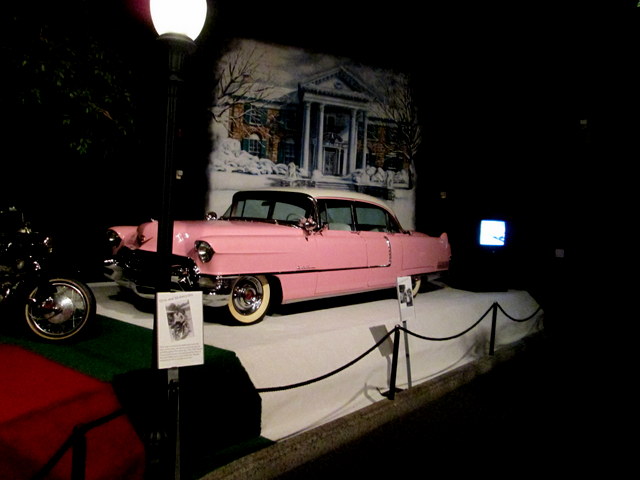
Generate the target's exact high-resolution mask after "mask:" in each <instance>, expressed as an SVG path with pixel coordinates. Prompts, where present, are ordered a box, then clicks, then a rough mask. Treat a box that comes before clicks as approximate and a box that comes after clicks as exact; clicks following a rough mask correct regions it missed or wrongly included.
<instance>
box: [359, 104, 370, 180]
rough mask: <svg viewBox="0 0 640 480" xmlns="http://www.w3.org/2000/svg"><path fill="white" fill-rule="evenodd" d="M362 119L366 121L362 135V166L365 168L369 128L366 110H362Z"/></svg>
mask: <svg viewBox="0 0 640 480" xmlns="http://www.w3.org/2000/svg"><path fill="white" fill-rule="evenodd" d="M362 117H363V119H362V121H363V123H364V128H363V129H362V130H363V135H362V165H360V168H365V167H366V166H367V135H368V132H367V129H368V128H369V115H368V114H367V111H366V110H363V111H362Z"/></svg>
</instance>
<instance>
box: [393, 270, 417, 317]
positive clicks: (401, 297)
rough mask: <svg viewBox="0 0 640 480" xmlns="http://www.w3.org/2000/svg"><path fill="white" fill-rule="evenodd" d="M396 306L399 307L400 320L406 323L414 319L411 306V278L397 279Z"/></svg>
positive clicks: (413, 308)
mask: <svg viewBox="0 0 640 480" xmlns="http://www.w3.org/2000/svg"><path fill="white" fill-rule="evenodd" d="M397 289H398V305H399V306H400V320H402V321H403V322H406V321H407V320H411V319H413V318H415V317H416V311H415V307H414V306H413V290H412V288H411V277H398V285H397Z"/></svg>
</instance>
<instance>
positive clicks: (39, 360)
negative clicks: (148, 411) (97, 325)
mask: <svg viewBox="0 0 640 480" xmlns="http://www.w3.org/2000/svg"><path fill="white" fill-rule="evenodd" d="M0 366H1V367H0V368H1V370H0V479H2V480H5V479H6V480H21V479H30V478H33V477H34V476H35V475H37V474H38V473H39V472H40V471H41V470H42V469H43V468H44V467H45V465H47V462H49V461H50V459H51V458H52V457H53V456H54V455H55V454H56V452H57V451H58V450H59V449H60V447H61V446H62V445H63V444H64V443H65V442H66V441H67V439H68V438H69V437H70V435H71V434H72V433H73V430H74V427H76V426H78V425H82V424H87V423H91V422H94V421H96V420H99V419H101V418H103V417H105V416H107V415H109V414H111V413H113V412H116V411H118V410H119V409H120V404H119V402H118V399H117V398H116V396H115V394H114V392H113V388H112V386H111V384H109V383H106V382H102V381H99V380H96V379H94V378H91V377H88V376H86V375H84V374H82V373H79V372H77V371H75V370H72V369H70V368H68V367H65V366H62V365H59V364H57V363H55V362H53V361H51V360H48V359H46V358H45V357H42V356H40V355H37V354H35V353H32V352H29V351H27V350H25V349H22V348H20V347H16V346H12V345H4V344H0ZM86 446H87V447H86V469H85V475H86V476H85V478H86V479H87V480H98V479H105V480H106V479H109V480H113V479H116V478H117V479H121V480H125V479H141V478H143V476H144V465H145V461H144V446H143V444H142V442H141V441H140V439H139V438H138V436H137V435H136V433H135V431H134V429H133V427H132V426H131V424H130V423H129V420H128V418H127V416H125V415H117V416H115V418H113V419H111V420H109V421H107V422H105V423H103V424H99V425H97V426H96V427H95V428H91V429H90V430H88V432H87V433H86ZM71 464H72V462H71V450H69V451H67V452H66V453H65V454H64V455H63V456H62V458H61V459H60V461H59V462H58V463H57V464H56V465H55V466H54V468H53V469H52V470H51V471H50V473H49V474H48V475H47V476H44V477H42V478H46V479H52V480H53V479H61V480H62V479H64V480H68V479H70V478H71V469H72V466H71Z"/></svg>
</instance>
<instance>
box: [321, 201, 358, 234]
mask: <svg viewBox="0 0 640 480" xmlns="http://www.w3.org/2000/svg"><path fill="white" fill-rule="evenodd" d="M320 221H321V222H322V224H323V225H327V226H328V227H329V230H342V231H352V230H353V215H352V212H351V202H348V201H344V200H323V201H321V202H320Z"/></svg>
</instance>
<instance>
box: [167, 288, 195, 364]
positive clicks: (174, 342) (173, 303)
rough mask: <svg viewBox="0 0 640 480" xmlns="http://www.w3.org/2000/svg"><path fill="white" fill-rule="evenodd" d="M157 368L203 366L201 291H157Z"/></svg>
mask: <svg viewBox="0 0 640 480" xmlns="http://www.w3.org/2000/svg"><path fill="white" fill-rule="evenodd" d="M156 301H157V302H158V304H157V305H156V309H157V312H158V313H157V315H158V340H157V341H158V345H157V346H158V349H157V352H158V368H174V367H187V366H190V365H202V364H204V336H203V324H204V322H203V307H202V292H158V294H157V300H156Z"/></svg>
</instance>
